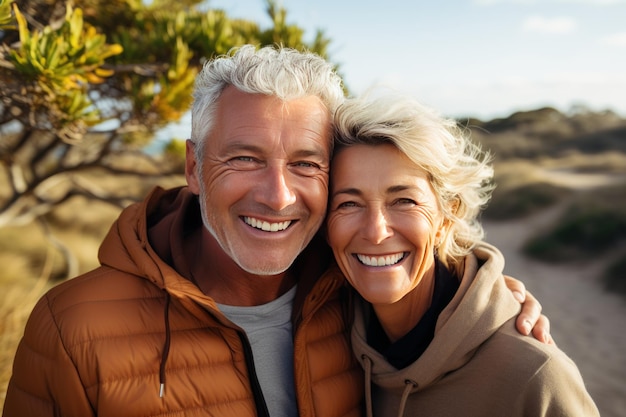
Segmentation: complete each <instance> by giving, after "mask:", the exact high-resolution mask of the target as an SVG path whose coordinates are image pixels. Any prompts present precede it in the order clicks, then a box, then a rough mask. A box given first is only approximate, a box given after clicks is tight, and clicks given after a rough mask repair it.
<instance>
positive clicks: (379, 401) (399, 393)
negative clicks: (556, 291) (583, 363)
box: [352, 244, 599, 417]
mask: <svg viewBox="0 0 626 417" xmlns="http://www.w3.org/2000/svg"><path fill="white" fill-rule="evenodd" d="M479 263H480V265H479ZM503 267H504V258H503V257H502V254H501V253H500V252H499V251H498V250H497V249H495V248H494V247H492V246H489V245H486V244H481V245H480V246H479V247H477V248H476V249H475V250H474V253H473V254H471V255H469V256H468V257H467V258H466V260H465V271H464V274H463V277H462V279H461V282H460V287H459V289H458V291H457V293H456V295H455V296H454V298H453V299H452V301H451V302H450V303H449V304H448V306H447V307H446V308H445V309H444V310H443V311H442V312H441V314H440V316H439V319H438V320H437V326H436V329H435V336H434V339H433V340H432V342H431V343H430V345H429V346H428V348H427V349H426V351H425V352H424V353H423V354H422V356H421V357H420V358H419V359H418V360H416V361H415V362H414V363H412V364H411V365H410V366H408V367H406V368H404V369H401V370H398V369H396V368H394V367H393V366H392V365H390V364H389V363H387V361H386V360H385V358H384V357H383V356H382V355H381V354H379V353H378V352H377V351H376V350H374V349H372V348H371V347H370V346H369V345H368V344H367V342H366V340H367V337H366V329H367V323H366V322H365V319H364V317H365V315H364V312H365V311H366V310H367V309H366V305H365V302H364V301H363V300H362V299H359V300H358V302H356V303H355V324H354V326H353V329H352V344H353V350H354V352H355V354H356V357H357V358H358V360H359V361H360V362H361V365H362V366H363V368H364V369H365V371H366V397H369V398H368V402H370V403H372V404H373V415H374V416H396V415H397V416H428V417H443V416H455V417H458V416H463V417H472V416H476V417H478V416H481V417H482V416H488V417H497V416H503V417H504V416H506V417H515V416H526V417H539V416H569V417H572V416H581V417H582V416H585V417H593V416H599V412H598V409H597V408H596V406H595V404H594V402H593V400H592V399H591V397H590V396H589V393H588V392H587V391H586V389H585V385H584V383H583V380H582V378H581V375H580V373H579V371H578V369H577V367H576V365H575V364H574V363H573V362H572V361H571V359H570V358H568V357H567V355H566V354H565V353H563V352H562V351H561V350H559V349H558V348H557V347H555V346H553V345H546V344H543V343H541V342H539V341H537V340H535V339H534V338H533V337H529V336H523V335H521V334H519V333H518V332H517V330H516V329H515V318H516V316H517V314H518V312H519V308H520V305H519V303H518V302H517V301H516V300H515V299H514V298H513V295H512V293H511V292H510V291H509V290H507V288H506V286H505V283H504V280H503V278H502V271H503ZM548 279H549V278H548ZM370 380H371V382H372V384H369V383H368V381H370ZM370 385H371V392H369V387H370ZM371 412H372V410H368V415H370V416H371Z"/></svg>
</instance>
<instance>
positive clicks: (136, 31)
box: [0, 0, 329, 229]
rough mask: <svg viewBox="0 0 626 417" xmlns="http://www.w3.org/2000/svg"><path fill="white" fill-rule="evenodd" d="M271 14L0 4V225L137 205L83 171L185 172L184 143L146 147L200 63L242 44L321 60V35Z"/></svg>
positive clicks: (135, 2) (100, 3)
mask: <svg viewBox="0 0 626 417" xmlns="http://www.w3.org/2000/svg"><path fill="white" fill-rule="evenodd" d="M259 1H260V0H259ZM266 5H267V12H268V15H269V17H270V19H271V21H272V22H273V26H272V27H270V28H268V29H262V28H260V26H259V25H258V24H257V23H255V22H252V21H248V20H241V19H231V18H229V17H228V16H227V15H226V14H225V12H224V11H221V10H215V9H211V8H210V7H207V5H206V3H202V0H179V1H176V2H174V1H168V0H153V1H152V2H149V4H148V3H144V2H142V1H141V0H74V1H61V2H59V1H55V0H23V1H18V2H14V0H0V165H1V166H2V171H3V172H2V173H1V174H0V181H2V182H3V183H7V184H8V187H6V186H4V185H3V186H2V187H1V188H0V227H2V226H6V225H10V224H24V223H28V222H31V221H40V222H42V226H43V227H44V229H45V224H44V220H43V216H44V215H45V214H46V213H48V212H49V211H50V210H52V209H53V208H54V207H55V206H57V205H58V204H60V203H62V202H64V201H66V200H68V199H69V198H72V197H73V196H76V195H82V196H85V197H87V198H93V199H99V200H102V201H106V202H109V203H111V204H115V205H118V206H123V205H125V204H127V203H129V202H130V201H132V200H133V199H134V198H136V196H128V195H124V194H123V190H122V192H121V193H117V194H111V193H108V192H102V190H98V189H97V188H96V187H94V185H93V184H90V183H88V182H87V181H86V180H85V178H84V177H82V176H80V175H78V174H79V173H81V172H83V171H85V170H93V169H96V168H97V169H103V170H106V171H108V172H110V173H114V174H128V175H140V176H146V175H153V176H157V175H168V174H171V173H174V172H179V173H180V172H181V166H182V163H181V161H182V158H183V157H184V156H183V155H182V153H181V149H184V146H180V144H176V143H171V144H170V145H168V146H165V147H164V151H163V154H160V155H149V154H147V153H146V152H143V149H144V148H145V146H146V145H147V144H149V143H150V142H151V141H152V140H153V139H154V138H155V133H156V132H158V131H159V130H160V129H162V128H163V127H164V126H166V125H168V124H170V123H172V122H175V121H178V120H179V119H180V118H181V116H182V115H183V114H185V112H186V111H187V110H188V109H189V106H190V104H191V91H192V89H193V82H194V79H195V75H196V74H197V72H198V69H199V68H200V67H201V65H202V64H203V62H204V61H205V60H206V59H207V58H210V57H212V56H214V55H216V54H224V53H227V52H228V51H229V50H230V49H231V48H232V47H235V46H237V45H241V44H244V43H253V44H258V45H271V44H282V45H285V46H290V47H294V48H298V49H308V50H311V51H314V52H316V53H318V54H320V55H321V56H324V57H326V56H327V46H328V44H329V40H328V39H327V38H326V37H325V36H324V34H323V33H322V32H321V31H318V33H317V34H316V36H315V38H314V40H313V41H312V42H311V43H307V42H305V41H304V40H303V33H304V31H303V30H302V29H301V28H300V27H298V26H296V25H290V24H287V21H286V11H285V10H284V9H282V8H278V7H277V6H276V4H275V2H274V0H266ZM131 154H132V155H133V159H132V161H133V162H132V164H129V163H128V160H129V159H128V156H129V155H131ZM2 176H4V177H5V178H3V177H2ZM2 188H5V189H2Z"/></svg>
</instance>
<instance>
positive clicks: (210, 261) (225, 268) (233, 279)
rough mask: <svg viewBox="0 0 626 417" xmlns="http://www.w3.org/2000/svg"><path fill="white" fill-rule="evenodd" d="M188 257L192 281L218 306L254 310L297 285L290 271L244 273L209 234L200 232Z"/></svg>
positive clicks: (204, 231)
mask: <svg viewBox="0 0 626 417" xmlns="http://www.w3.org/2000/svg"><path fill="white" fill-rule="evenodd" d="M196 247H197V248H198V250H197V251H195V253H191V254H190V255H189V256H190V258H191V259H189V264H190V265H191V271H192V275H193V280H194V281H195V282H196V284H197V285H198V287H199V288H200V290H201V291H202V292H203V293H204V294H206V295H208V296H209V297H211V298H213V300H215V302H217V303H219V304H226V305H233V306H256V305H261V304H266V303H268V302H270V301H273V300H275V299H277V298H278V297H280V296H281V295H283V294H285V293H286V292H287V291H289V289H291V288H293V286H294V285H295V284H296V281H295V278H294V277H293V275H292V274H290V273H289V271H286V272H283V273H281V274H278V275H256V274H251V273H249V272H246V271H244V270H243V269H241V268H240V267H239V265H237V264H236V263H235V262H234V261H233V260H232V259H231V258H230V256H228V255H227V254H226V253H225V252H224V251H223V250H222V248H221V247H220V246H219V244H218V243H217V241H216V240H215V239H214V238H213V236H211V234H210V233H209V232H208V231H206V230H203V231H202V239H201V242H198V245H197V246H196Z"/></svg>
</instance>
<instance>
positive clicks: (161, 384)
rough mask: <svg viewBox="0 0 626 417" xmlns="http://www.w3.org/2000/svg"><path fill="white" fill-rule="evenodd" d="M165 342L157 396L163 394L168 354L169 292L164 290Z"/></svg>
mask: <svg viewBox="0 0 626 417" xmlns="http://www.w3.org/2000/svg"><path fill="white" fill-rule="evenodd" d="M163 315H164V319H165V343H164V344H163V352H162V353H161V366H160V368H159V398H163V396H164V395H165V364H166V363H167V358H168V356H169V354H170V293H168V292H167V291H166V292H165V312H164V313H163Z"/></svg>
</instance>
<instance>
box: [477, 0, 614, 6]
mask: <svg viewBox="0 0 626 417" xmlns="http://www.w3.org/2000/svg"><path fill="white" fill-rule="evenodd" d="M546 3H569V4H584V5H588V6H614V5H618V4H626V0H544V1H541V2H540V1H539V0H472V4H475V5H477V6H493V5H496V4H546Z"/></svg>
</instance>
